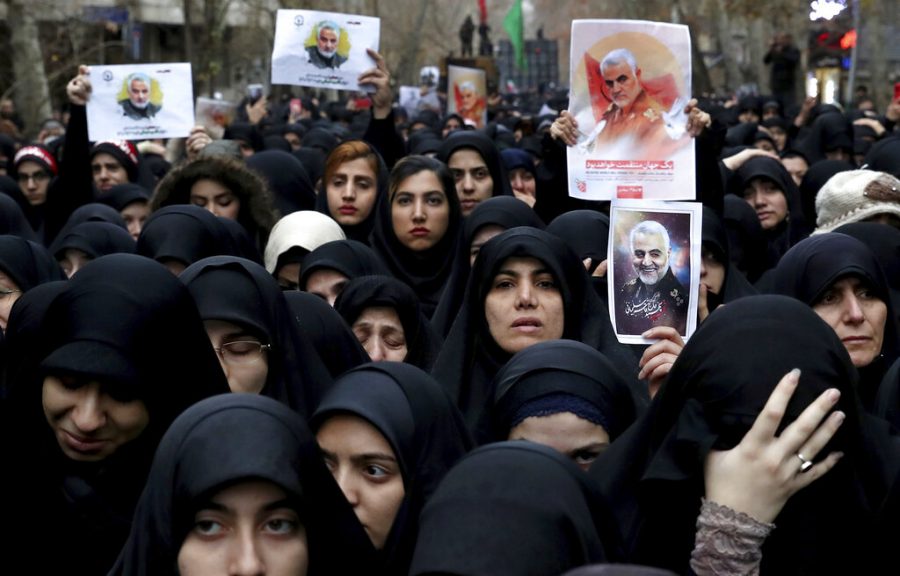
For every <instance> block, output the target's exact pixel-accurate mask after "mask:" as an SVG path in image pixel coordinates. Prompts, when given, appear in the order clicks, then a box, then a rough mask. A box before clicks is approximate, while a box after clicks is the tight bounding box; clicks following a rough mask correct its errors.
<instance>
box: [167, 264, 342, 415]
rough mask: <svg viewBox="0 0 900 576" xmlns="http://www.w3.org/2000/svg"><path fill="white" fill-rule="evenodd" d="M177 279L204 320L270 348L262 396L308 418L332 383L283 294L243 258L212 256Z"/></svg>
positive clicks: (262, 270) (190, 267)
mask: <svg viewBox="0 0 900 576" xmlns="http://www.w3.org/2000/svg"><path fill="white" fill-rule="evenodd" d="M179 279H180V280H181V281H182V282H184V284H185V286H187V287H188V290H189V291H190V293H191V296H192V297H193V298H194V302H196V304H197V309H198V310H199V311H200V317H201V318H202V319H203V320H222V321H225V322H231V323H233V324H236V325H238V326H240V327H242V328H244V329H246V330H249V331H250V332H252V333H254V334H256V335H258V336H259V337H260V338H262V339H263V340H264V342H263V343H264V344H269V345H271V348H270V349H269V351H268V367H269V369H268V374H267V376H266V383H265V385H264V386H263V389H262V391H261V392H260V394H262V395H263V396H269V397H270V398H274V399H276V400H278V401H280V402H283V403H284V404H287V405H288V406H290V407H291V408H293V409H294V410H295V411H297V412H298V413H299V414H300V415H301V416H304V417H306V416H309V415H310V414H311V413H312V411H313V409H314V408H315V406H316V405H317V404H318V401H319V398H321V395H322V393H323V392H324V391H325V389H327V388H328V387H329V386H330V385H331V377H330V374H329V373H328V370H327V369H326V368H325V365H324V364H323V363H322V360H321V359H320V358H319V355H318V353H317V352H316V350H315V348H314V347H313V345H312V343H310V342H309V340H308V339H307V338H306V336H305V335H304V334H303V332H302V331H301V330H299V327H298V326H297V324H296V323H295V322H292V317H291V313H290V309H289V308H288V305H287V301H286V300H285V299H284V294H283V293H282V291H281V288H279V286H278V283H277V282H276V281H275V279H274V278H272V276H271V275H270V274H269V273H268V272H266V270H265V268H263V267H262V266H260V265H259V264H256V263H255V262H251V261H249V260H245V259H243V258H235V257H233V256H213V257H211V258H204V259H203V260H200V261H198V262H195V263H194V264H192V265H190V266H189V267H188V268H187V269H186V270H185V271H184V272H182V273H181V275H180V276H179Z"/></svg>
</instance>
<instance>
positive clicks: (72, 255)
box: [57, 248, 93, 278]
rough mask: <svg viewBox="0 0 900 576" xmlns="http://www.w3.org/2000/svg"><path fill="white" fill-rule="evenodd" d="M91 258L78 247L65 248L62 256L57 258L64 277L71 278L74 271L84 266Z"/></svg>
mask: <svg viewBox="0 0 900 576" xmlns="http://www.w3.org/2000/svg"><path fill="white" fill-rule="evenodd" d="M91 260H93V258H91V257H90V256H88V255H87V253H86V252H84V251H83V250H79V249H78V248H66V250H65V252H63V255H62V258H60V259H59V260H57V261H58V262H59V266H60V268H62V269H63V272H65V273H66V278H71V277H72V276H74V275H75V273H76V272H78V271H79V270H81V269H82V268H84V266H85V265H86V264H87V263H88V262H90V261H91Z"/></svg>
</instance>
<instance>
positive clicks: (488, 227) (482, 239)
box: [469, 224, 506, 268]
mask: <svg viewBox="0 0 900 576" xmlns="http://www.w3.org/2000/svg"><path fill="white" fill-rule="evenodd" d="M505 230H506V228H504V227H503V226H500V225H499V224H485V225H484V226H482V227H481V228H479V229H478V230H477V231H476V232H475V235H474V236H472V243H471V244H470V245H469V267H470V268H471V267H472V266H474V265H475V260H476V259H477V258H478V253H479V252H481V247H482V246H484V245H485V244H486V243H487V241H488V240H490V239H491V238H493V237H494V236H499V235H500V234H503V232H504V231H505Z"/></svg>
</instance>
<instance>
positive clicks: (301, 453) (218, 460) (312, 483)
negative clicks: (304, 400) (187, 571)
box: [110, 394, 366, 576]
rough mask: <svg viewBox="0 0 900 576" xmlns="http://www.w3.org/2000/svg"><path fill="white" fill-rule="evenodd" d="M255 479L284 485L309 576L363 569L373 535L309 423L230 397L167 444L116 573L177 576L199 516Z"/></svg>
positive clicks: (183, 424)
mask: <svg viewBox="0 0 900 576" xmlns="http://www.w3.org/2000/svg"><path fill="white" fill-rule="evenodd" d="M248 480H256V481H258V480H264V481H268V482H271V483H273V484H275V485H276V486H278V487H279V488H281V489H282V490H284V491H285V493H286V494H287V496H288V499H289V500H290V501H291V502H292V503H295V504H296V505H297V506H298V507H299V510H298V511H299V513H300V515H301V522H302V523H303V527H304V529H305V531H306V537H307V543H308V549H309V574H311V575H315V574H341V573H345V574H356V573H359V572H360V571H362V570H363V569H364V568H363V567H364V566H365V564H364V560H365V557H364V556H363V555H362V554H360V553H359V552H360V550H365V545H366V543H365V541H364V540H363V539H365V538H366V535H365V533H364V532H363V531H362V529H361V527H359V526H358V524H356V525H354V522H355V518H353V512H352V510H351V509H350V506H349V505H348V504H347V502H346V500H344V498H343V496H342V495H341V493H340V488H338V486H337V484H335V483H334V481H333V479H332V478H331V475H330V474H329V472H328V470H327V469H326V468H325V465H324V463H323V462H322V458H321V456H320V454H319V450H318V447H317V446H316V443H315V439H314V438H313V436H312V434H311V433H310V431H309V428H308V427H307V426H306V424H305V423H304V422H303V420H302V419H301V418H299V417H298V416H297V415H296V414H295V413H293V412H291V411H290V410H288V409H287V408H286V407H285V406H283V405H281V404H280V403H278V402H274V401H273V400H271V399H269V398H265V397H260V396H256V395H250V394H228V395H224V396H218V397H216V398H210V399H208V400H204V401H203V402H200V403H198V404H197V405H195V406H193V407H192V408H191V409H189V410H187V411H186V412H185V413H184V414H182V415H181V416H180V417H179V418H178V419H177V420H176V421H175V422H174V423H173V424H172V426H171V428H170V429H169V431H168V432H167V433H166V435H165V437H164V438H163V439H162V442H160V445H159V449H158V450H157V453H156V458H155V460H154V462H153V468H152V469H151V470H150V475H149V478H148V480H147V487H146V489H145V490H144V493H143V494H142V495H141V500H140V503H139V504H138V507H137V510H136V512H135V516H134V524H133V528H132V531H131V535H130V536H129V538H128V541H127V542H126V544H125V547H124V548H123V549H122V553H121V554H120V556H119V559H118V561H117V562H116V566H115V567H114V568H113V570H112V571H111V572H110V574H111V575H121V576H149V575H151V574H152V575H153V576H166V575H171V576H175V575H176V574H178V570H177V558H178V552H179V550H180V549H181V545H182V543H183V542H184V540H185V538H186V537H187V535H188V533H189V532H190V530H191V528H192V527H193V525H194V515H195V514H196V512H197V510H198V509H199V508H201V507H202V506H204V505H205V504H206V502H207V501H208V499H209V498H210V497H212V496H214V495H215V493H216V492H217V491H219V490H221V489H224V488H227V487H229V486H233V485H235V484H236V483H239V482H242V481H248ZM351 542H357V543H358V545H357V546H353V545H352V544H351ZM356 563H358V564H356Z"/></svg>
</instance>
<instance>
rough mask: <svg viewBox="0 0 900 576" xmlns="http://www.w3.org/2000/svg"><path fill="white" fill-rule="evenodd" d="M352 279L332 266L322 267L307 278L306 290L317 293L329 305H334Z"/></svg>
mask: <svg viewBox="0 0 900 576" xmlns="http://www.w3.org/2000/svg"><path fill="white" fill-rule="evenodd" d="M349 281H350V279H349V278H347V277H346V276H344V275H343V274H341V273H340V272H338V271H337V270H332V269H331V268H321V269H319V270H316V271H315V272H313V273H312V274H310V275H309V277H308V278H307V279H306V291H307V292H309V293H310V294H315V295H316V296H318V297H319V298H321V299H323V300H325V301H326V302H328V305H329V306H331V307H334V301H335V300H337V297H338V296H340V294H341V292H343V291H344V286H346V285H347V282H349Z"/></svg>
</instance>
